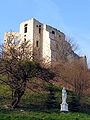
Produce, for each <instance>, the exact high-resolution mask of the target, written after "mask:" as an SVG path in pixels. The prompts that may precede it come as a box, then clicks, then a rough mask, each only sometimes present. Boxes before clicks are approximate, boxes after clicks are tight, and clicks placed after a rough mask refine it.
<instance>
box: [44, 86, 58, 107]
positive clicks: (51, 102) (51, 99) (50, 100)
mask: <svg viewBox="0 0 90 120" xmlns="http://www.w3.org/2000/svg"><path fill="white" fill-rule="evenodd" d="M48 91H49V94H48V97H47V101H46V105H47V108H48V109H55V108H57V102H56V91H55V88H54V86H53V85H52V84H50V85H49V87H48Z"/></svg>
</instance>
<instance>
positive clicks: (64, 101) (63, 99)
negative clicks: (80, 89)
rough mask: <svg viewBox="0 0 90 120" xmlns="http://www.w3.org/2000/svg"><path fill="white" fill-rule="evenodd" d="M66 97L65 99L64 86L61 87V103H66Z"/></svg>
mask: <svg viewBox="0 0 90 120" xmlns="http://www.w3.org/2000/svg"><path fill="white" fill-rule="evenodd" d="M66 99H67V92H66V90H65V87H63V89H62V103H66Z"/></svg>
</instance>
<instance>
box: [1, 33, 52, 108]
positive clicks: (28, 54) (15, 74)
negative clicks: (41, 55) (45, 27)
mask: <svg viewBox="0 0 90 120" xmlns="http://www.w3.org/2000/svg"><path fill="white" fill-rule="evenodd" d="M7 40H8V41H7V42H6V43H7V44H6V45H4V48H3V49H2V50H0V75H2V76H5V77H4V80H3V79H0V81H2V83H6V84H7V85H9V87H10V88H11V90H12V95H13V100H12V103H11V107H12V108H15V107H16V106H17V105H18V103H19V102H20V100H21V98H22V96H23V95H24V92H25V90H26V87H27V83H28V81H29V80H31V79H32V78H33V77H38V78H41V79H42V80H44V81H46V82H49V80H50V79H53V78H54V73H53V72H52V71H51V70H50V69H49V68H44V67H43V66H41V65H40V64H39V63H38V62H36V61H34V59H33V58H34V57H33V54H32V50H31V44H30V42H29V41H22V42H21V41H20V40H18V39H17V38H15V36H14V35H13V34H10V36H9V37H8V39H7ZM17 42H18V44H16V43H17Z"/></svg>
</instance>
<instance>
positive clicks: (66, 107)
mask: <svg viewBox="0 0 90 120" xmlns="http://www.w3.org/2000/svg"><path fill="white" fill-rule="evenodd" d="M60 111H61V112H68V104H67V103H62V104H61V110H60Z"/></svg>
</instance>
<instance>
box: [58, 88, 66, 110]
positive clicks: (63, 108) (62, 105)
mask: <svg viewBox="0 0 90 120" xmlns="http://www.w3.org/2000/svg"><path fill="white" fill-rule="evenodd" d="M66 99H67V92H66V89H65V87H63V89H62V104H61V110H60V111H62V112H68V104H67V102H66Z"/></svg>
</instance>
